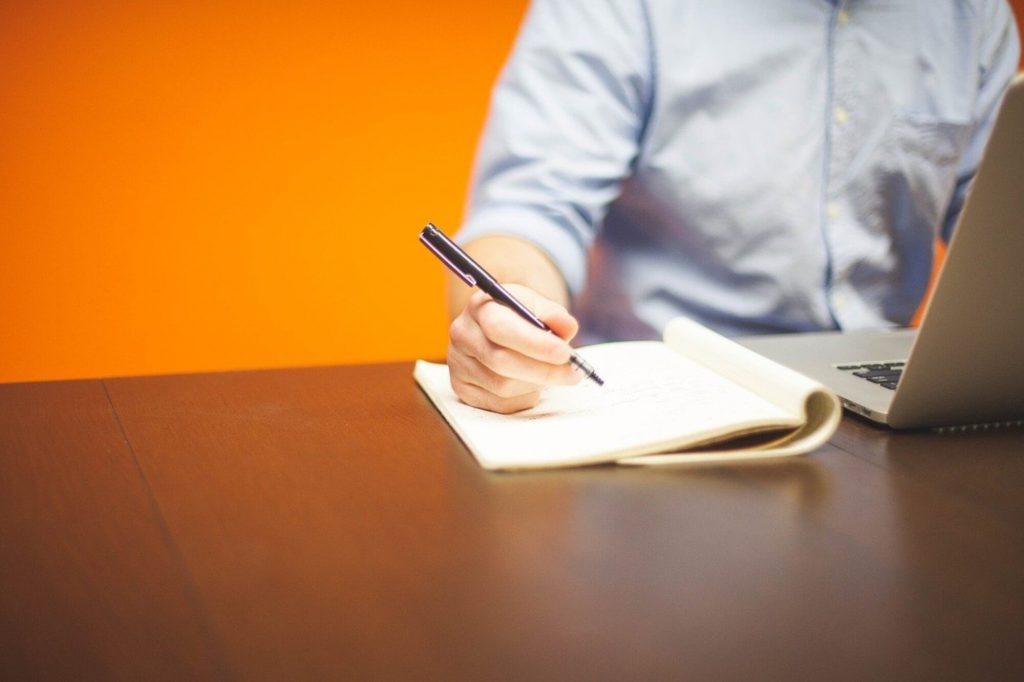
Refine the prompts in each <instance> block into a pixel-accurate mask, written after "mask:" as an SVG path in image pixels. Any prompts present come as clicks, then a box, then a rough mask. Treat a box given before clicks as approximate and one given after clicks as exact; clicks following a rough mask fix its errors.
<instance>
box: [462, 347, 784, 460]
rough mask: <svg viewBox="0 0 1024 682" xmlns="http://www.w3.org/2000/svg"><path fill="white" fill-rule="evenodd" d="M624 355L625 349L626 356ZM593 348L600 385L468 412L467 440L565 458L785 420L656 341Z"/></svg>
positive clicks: (511, 453)
mask: <svg viewBox="0 0 1024 682" xmlns="http://www.w3.org/2000/svg"><path fill="white" fill-rule="evenodd" d="M627 351H628V352H627ZM636 351H637V348H636V346H633V347H631V348H628V349H627V348H625V347H622V348H618V347H617V346H616V345H614V344H612V345H610V346H607V347H598V348H594V349H592V355H589V356H588V359H590V360H591V361H593V362H594V364H595V366H599V367H601V370H602V375H603V376H604V378H605V385H604V386H603V387H597V386H593V385H590V384H580V385H577V386H569V387H556V388H551V389H548V390H547V391H546V392H545V393H544V394H543V396H542V398H541V402H540V403H539V404H538V405H537V406H536V407H534V408H532V409H530V410H526V411H523V412H519V413H517V414H513V415H496V414H491V413H488V412H484V411H482V410H473V408H469V407H466V406H464V405H462V406H460V407H461V408H462V409H465V410H472V411H473V412H475V413H476V414H474V415H473V416H472V421H473V422H474V424H473V427H472V430H473V432H474V433H473V435H472V437H473V438H474V439H476V440H478V441H480V443H481V445H483V444H484V442H486V445H487V448H488V449H489V450H491V451H495V450H496V451H499V452H507V453H508V454H509V456H510V457H512V456H515V457H516V458H522V457H523V456H524V455H527V456H528V455H529V454H530V453H528V452H525V450H526V449H529V450H530V452H531V453H532V452H536V453H537V456H538V457H542V456H544V454H543V453H542V452H540V451H538V449H537V447H536V444H537V443H544V444H545V446H544V448H543V451H544V452H551V453H559V454H560V455H561V456H565V455H567V454H569V453H578V454H580V455H581V456H586V453H587V452H588V451H594V450H609V449H611V450H614V449H616V448H620V447H621V448H626V447H630V446H635V445H636V444H637V439H638V434H642V440H643V441H645V442H648V443H654V442H661V441H665V440H671V439H673V438H675V437H678V435H679V434H680V433H688V432H701V431H705V430H709V429H713V428H714V427H716V426H718V425H721V424H726V423H729V422H731V421H732V420H733V419H734V417H735V415H737V414H742V415H746V416H749V417H750V418H751V419H759V420H765V421H770V420H777V419H783V420H784V419H786V418H787V415H785V413H783V412H782V411H781V410H780V409H779V408H778V407H776V406H774V405H772V404H771V403H769V402H767V401H765V400H764V399H762V398H760V397H758V396H756V395H754V394H753V393H751V392H750V391H748V390H746V389H744V388H742V387H739V386H737V385H736V384H734V383H732V382H731V381H729V380H727V379H724V378H722V377H721V376H719V375H717V374H715V373H713V372H711V371H710V370H708V369H707V368H705V367H703V366H702V365H700V364H698V363H695V362H693V361H692V360H689V359H687V358H684V357H683V356H681V355H679V354H677V353H675V352H673V351H671V350H669V349H668V348H667V347H665V346H663V345H660V344H651V345H650V346H644V347H643V349H642V352H636Z"/></svg>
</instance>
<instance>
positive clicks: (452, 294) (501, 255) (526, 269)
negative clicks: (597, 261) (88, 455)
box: [448, 235, 569, 319]
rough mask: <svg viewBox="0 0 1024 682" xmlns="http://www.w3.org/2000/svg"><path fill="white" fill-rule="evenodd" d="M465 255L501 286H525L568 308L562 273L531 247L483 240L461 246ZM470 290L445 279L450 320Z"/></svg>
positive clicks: (451, 278)
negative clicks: (502, 284)
mask: <svg viewBox="0 0 1024 682" xmlns="http://www.w3.org/2000/svg"><path fill="white" fill-rule="evenodd" d="M464 249H465V251H466V252H467V253H468V254H469V255H470V256H472V257H473V258H474V259H475V260H476V261H477V262H478V263H480V265H482V266H484V268H485V269H487V270H488V271H489V272H490V273H491V274H492V275H493V276H494V278H495V279H497V280H498V281H499V282H502V283H510V282H511V283H516V284H522V285H523V286H527V287H529V288H531V289H533V290H534V291H536V292H537V293H539V294H541V295H542V296H544V297H546V298H549V299H551V300H552V301H555V302H556V303H558V304H560V305H562V306H564V307H568V304H569V291H568V288H567V286H566V284H565V279H564V278H563V277H562V273H561V272H559V270H558V268H557V267H555V264H554V263H552V262H551V260H550V259H549V258H548V257H547V255H546V254H545V253H544V252H543V251H541V250H540V249H539V248H538V247H536V246H534V245H533V244H532V243H530V242H528V241H525V240H523V239H518V238H516V237H507V236H500V235H494V236H487V237H481V238H479V239H475V240H473V241H471V242H469V243H468V244H466V245H465V246H464ZM472 293H473V289H471V288H470V287H467V286H466V285H465V283H464V282H462V280H460V279H458V278H456V277H455V276H454V275H450V276H449V278H448V314H449V316H450V317H451V318H452V319H454V318H455V317H456V316H457V315H458V314H459V313H460V312H462V309H463V308H465V306H466V302H467V301H468V300H469V297H470V295H471V294H472Z"/></svg>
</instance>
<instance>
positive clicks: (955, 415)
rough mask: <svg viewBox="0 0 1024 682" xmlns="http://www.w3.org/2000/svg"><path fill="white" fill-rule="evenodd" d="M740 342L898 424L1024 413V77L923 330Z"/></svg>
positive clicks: (989, 151) (981, 420) (996, 134)
mask: <svg viewBox="0 0 1024 682" xmlns="http://www.w3.org/2000/svg"><path fill="white" fill-rule="evenodd" d="M738 340H739V341H740V343H742V344H743V345H745V346H747V347H748V348H751V349H752V350H755V351H757V352H758V353H761V354H762V355H765V356H767V357H769V358H772V359H773V360H777V361H778V362H780V363H782V364H784V365H787V366H789V367H792V368H793V369H795V370H797V371H799V372H801V373H803V374H806V375H807V376H810V377H813V378H815V379H817V380H819V381H821V382H822V383H824V384H825V385H826V386H828V387H830V388H831V389H832V390H834V391H835V392H836V393H837V394H838V395H839V396H840V398H841V399H842V401H843V405H844V406H845V407H846V408H847V409H849V410H850V411H852V412H855V413H857V414H860V415H863V416H865V417H867V418H869V419H871V420H873V421H877V422H880V423H882V424H887V425H889V426H891V427H893V428H900V429H903V428H918V427H941V426H960V425H968V424H993V423H1006V422H1011V423H1013V422H1017V423H1020V422H1021V421H1022V420H1024V76H1018V77H1017V78H1016V79H1015V80H1014V82H1013V83H1012V84H1011V86H1010V89H1009V91H1008V92H1007V93H1006V97H1005V99H1004V100H1003V104H1002V108H1001V109H1000V111H999V115H998V118H997V120H996V124H995V128H994V129H993V131H992V136H991V137H990V138H989V143H988V146H987V148H986V150H985V155H984V158H983V159H982V161H981V165H980V167H979V169H978V173H977V175H976V176H975V178H974V183H973V186H972V188H971V190H970V192H969V194H968V197H967V200H966V202H965V204H964V208H963V211H962V212H961V214H960V218H959V222H958V223H957V226H956V230H955V232H954V235H953V239H952V240H951V242H950V244H949V249H948V250H947V253H946V260H945V262H944V263H943V267H942V270H941V273H940V275H939V278H938V281H937V282H936V286H935V291H934V293H933V294H932V298H931V301H930V303H929V304H928V308H927V309H926V311H925V315H924V318H923V320H922V322H921V326H920V328H919V329H917V330H908V329H901V330H894V331H864V332H846V333H843V332H822V333H811V334H784V335H773V336H760V337H748V338H745V339H738Z"/></svg>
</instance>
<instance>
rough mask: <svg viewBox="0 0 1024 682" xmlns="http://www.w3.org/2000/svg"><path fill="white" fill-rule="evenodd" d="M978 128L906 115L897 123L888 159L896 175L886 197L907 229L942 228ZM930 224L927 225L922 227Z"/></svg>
mask: <svg viewBox="0 0 1024 682" xmlns="http://www.w3.org/2000/svg"><path fill="white" fill-rule="evenodd" d="M971 129H972V125H971V124H970V123H962V122H959V121H951V120H943V119H937V118H933V117H927V116H918V115H912V114H911V115H901V116H898V117H897V118H896V119H895V120H894V121H893V123H892V127H891V128H890V131H889V135H888V139H887V141H886V144H885V146H884V151H883V154H885V155H887V156H889V159H888V161H889V163H887V164H884V166H885V167H886V168H887V169H888V170H889V171H890V173H891V174H889V173H887V174H886V175H888V177H887V178H885V179H884V182H885V184H886V185H888V187H887V190H888V191H886V192H885V194H887V195H889V199H890V201H894V202H895V204H894V206H892V208H895V209H896V212H895V213H893V214H892V215H897V216H901V217H902V219H903V220H904V221H906V222H907V223H908V224H907V225H906V227H911V226H914V227H917V228H921V227H925V226H927V227H928V228H930V229H936V228H938V226H939V223H940V222H941V220H942V218H943V217H944V216H945V214H946V211H947V209H948V208H949V204H950V202H951V200H952V198H953V192H954V190H955V188H956V181H957V171H958V167H959V165H960V158H961V156H962V155H963V154H964V151H965V150H966V149H967V145H968V143H969V141H970V136H971ZM922 223H924V224H922Z"/></svg>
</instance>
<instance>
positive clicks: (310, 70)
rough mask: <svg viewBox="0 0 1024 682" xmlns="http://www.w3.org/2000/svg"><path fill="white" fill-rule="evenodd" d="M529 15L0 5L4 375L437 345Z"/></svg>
mask: <svg viewBox="0 0 1024 682" xmlns="http://www.w3.org/2000/svg"><path fill="white" fill-rule="evenodd" d="M525 5H526V0H506V1H502V2H476V1H471V0H441V1H439V2H433V3H424V2H413V1H411V0H400V1H398V2H389V3H372V2H361V3H354V2H333V1H328V0H292V1H291V2H280V1H278V2H259V1H255V0H244V1H241V0H237V1H235V0H206V1H205V2H197V1H189V0H183V1H179V2H170V3H156V2H142V3H123V2H114V1H112V0H74V2H72V1H70V0H66V1H64V2H59V1H58V2H36V1H33V0H5V1H4V2H3V3H0V122H2V123H0V381H19V380H35V379H52V378H65V377H86V376H104V375H128V374H145V373H163V372H177V371H192V370H204V369H228V368H240V367H270V366H283V365H300V364H321V363H342V362H363V361H378V360H390V359H406V358H414V357H422V356H439V355H442V354H443V351H444V346H445V341H446V325H445V318H444V309H443V305H442V295H441V290H442V281H443V279H442V268H441V266H440V265H439V264H438V263H437V261H436V259H434V258H432V257H430V256H429V254H427V253H426V252H425V251H424V250H423V248H422V247H421V246H420V245H419V244H418V242H417V240H416V237H417V234H418V232H419V229H420V228H421V227H422V225H423V224H424V223H425V222H426V221H428V220H433V221H435V222H437V223H438V224H440V225H442V226H447V227H449V228H452V229H454V228H455V227H456V226H457V225H458V222H459V220H460V217H461V213H462V204H463V199H464V194H465V189H466V181H467V178H468V175H469V170H470V164H471V159H472V153H473V148H474V145H475V143H476V139H477V136H478V134H479V131H480V126H481V124H482V122H483V119H484V116H485V113H486V107H487V98H488V93H489V90H490V87H491V85H492V83H493V81H494V78H495V77H496V75H497V72H498V70H499V69H500V66H501V63H502V61H503V60H504V57H505V55H506V53H507V51H508V48H509V46H510V44H511V42H512V40H513V38H514V35H515V31H516V28H517V26H518V23H519V20H520V18H521V16H522V12H523V10H524V8H525Z"/></svg>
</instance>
